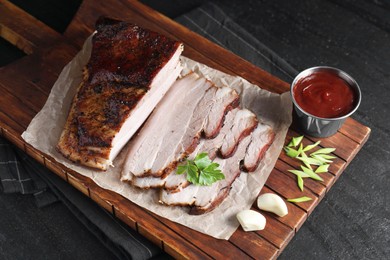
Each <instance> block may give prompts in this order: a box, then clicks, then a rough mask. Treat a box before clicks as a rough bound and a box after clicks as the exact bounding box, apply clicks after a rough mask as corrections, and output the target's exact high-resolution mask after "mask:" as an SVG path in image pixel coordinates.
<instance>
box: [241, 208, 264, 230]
mask: <svg viewBox="0 0 390 260" xmlns="http://www.w3.org/2000/svg"><path fill="white" fill-rule="evenodd" d="M236 217H237V219H238V222H240V224H241V226H242V229H244V231H256V230H263V229H264V228H265V224H266V220H265V217H264V216H263V215H261V214H260V213H259V212H257V211H254V210H250V209H247V210H243V211H240V212H239V213H237V216H236Z"/></svg>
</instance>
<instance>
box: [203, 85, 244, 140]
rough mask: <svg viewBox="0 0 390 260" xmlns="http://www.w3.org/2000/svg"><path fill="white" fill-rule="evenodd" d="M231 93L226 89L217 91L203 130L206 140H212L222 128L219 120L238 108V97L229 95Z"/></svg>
mask: <svg viewBox="0 0 390 260" xmlns="http://www.w3.org/2000/svg"><path fill="white" fill-rule="evenodd" d="M232 91H233V90H232V89H230V88H226V87H222V88H219V89H218V91H217V93H216V95H215V102H213V106H212V108H211V111H210V113H209V114H208V116H207V119H206V123H205V126H204V130H203V131H204V135H205V137H206V138H214V137H215V136H216V135H217V134H218V133H219V130H220V128H221V127H222V123H223V120H221V119H223V118H224V116H225V114H226V112H227V111H229V110H231V109H233V108H235V107H237V106H238V102H239V96H238V95H230V93H231V92H232Z"/></svg>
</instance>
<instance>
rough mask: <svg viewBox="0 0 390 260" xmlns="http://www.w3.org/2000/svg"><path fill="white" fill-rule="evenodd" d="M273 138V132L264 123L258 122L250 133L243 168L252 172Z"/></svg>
mask: <svg viewBox="0 0 390 260" xmlns="http://www.w3.org/2000/svg"><path fill="white" fill-rule="evenodd" d="M274 139H275V132H274V131H273V129H272V128H271V127H270V126H269V125H266V124H258V126H257V128H256V129H255V130H254V131H253V133H252V135H251V142H250V144H249V146H248V149H247V150H246V153H245V158H244V164H243V169H244V170H245V171H247V172H253V171H255V170H256V168H257V167H258V165H259V163H260V161H261V160H262V159H263V157H264V154H265V152H266V151H267V150H268V148H269V147H270V146H271V144H272V143H273V141H274Z"/></svg>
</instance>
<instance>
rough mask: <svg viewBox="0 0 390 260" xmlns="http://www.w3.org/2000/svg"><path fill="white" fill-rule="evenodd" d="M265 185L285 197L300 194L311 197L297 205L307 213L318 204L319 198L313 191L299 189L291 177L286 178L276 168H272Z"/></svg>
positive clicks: (293, 196)
mask: <svg viewBox="0 0 390 260" xmlns="http://www.w3.org/2000/svg"><path fill="white" fill-rule="evenodd" d="M265 185H266V186H267V187H268V188H270V189H272V190H274V191H277V193H278V194H279V195H281V196H282V197H284V198H286V199H291V198H298V197H302V196H307V197H310V198H312V199H313V200H311V201H307V202H303V203H299V205H298V207H300V208H302V209H303V210H305V211H306V212H307V213H309V214H310V212H311V211H312V210H313V209H314V207H315V206H316V205H317V204H318V200H319V199H318V197H317V196H316V195H315V194H314V193H313V192H311V191H309V190H308V189H304V190H303V191H301V190H300V189H299V188H298V187H297V184H296V181H295V180H293V179H292V178H286V176H285V175H284V174H283V173H282V172H280V171H279V170H277V169H274V170H272V172H271V174H270V176H269V177H268V180H267V182H266V183H265Z"/></svg>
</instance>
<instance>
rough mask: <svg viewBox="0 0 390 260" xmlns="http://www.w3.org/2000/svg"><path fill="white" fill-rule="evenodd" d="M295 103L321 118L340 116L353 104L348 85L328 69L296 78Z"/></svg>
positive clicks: (352, 93) (353, 94) (349, 109)
mask: <svg viewBox="0 0 390 260" xmlns="http://www.w3.org/2000/svg"><path fill="white" fill-rule="evenodd" d="M293 94H294V98H295V101H296V102H297V104H298V105H299V106H300V107H301V108H302V109H303V110H304V111H306V112H307V113H309V114H312V115H314V116H317V117H322V118H336V117H341V116H344V115H346V114H348V113H349V112H351V111H352V110H353V108H354V106H355V103H356V102H355V99H356V98H355V93H354V91H353V89H352V88H351V87H350V85H349V84H348V83H347V82H346V81H345V80H343V79H342V78H340V77H339V76H338V75H336V74H334V73H332V72H329V71H317V72H313V73H312V74H309V75H307V76H306V77H303V78H301V79H299V80H298V82H296V84H295V88H294V90H293Z"/></svg>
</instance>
